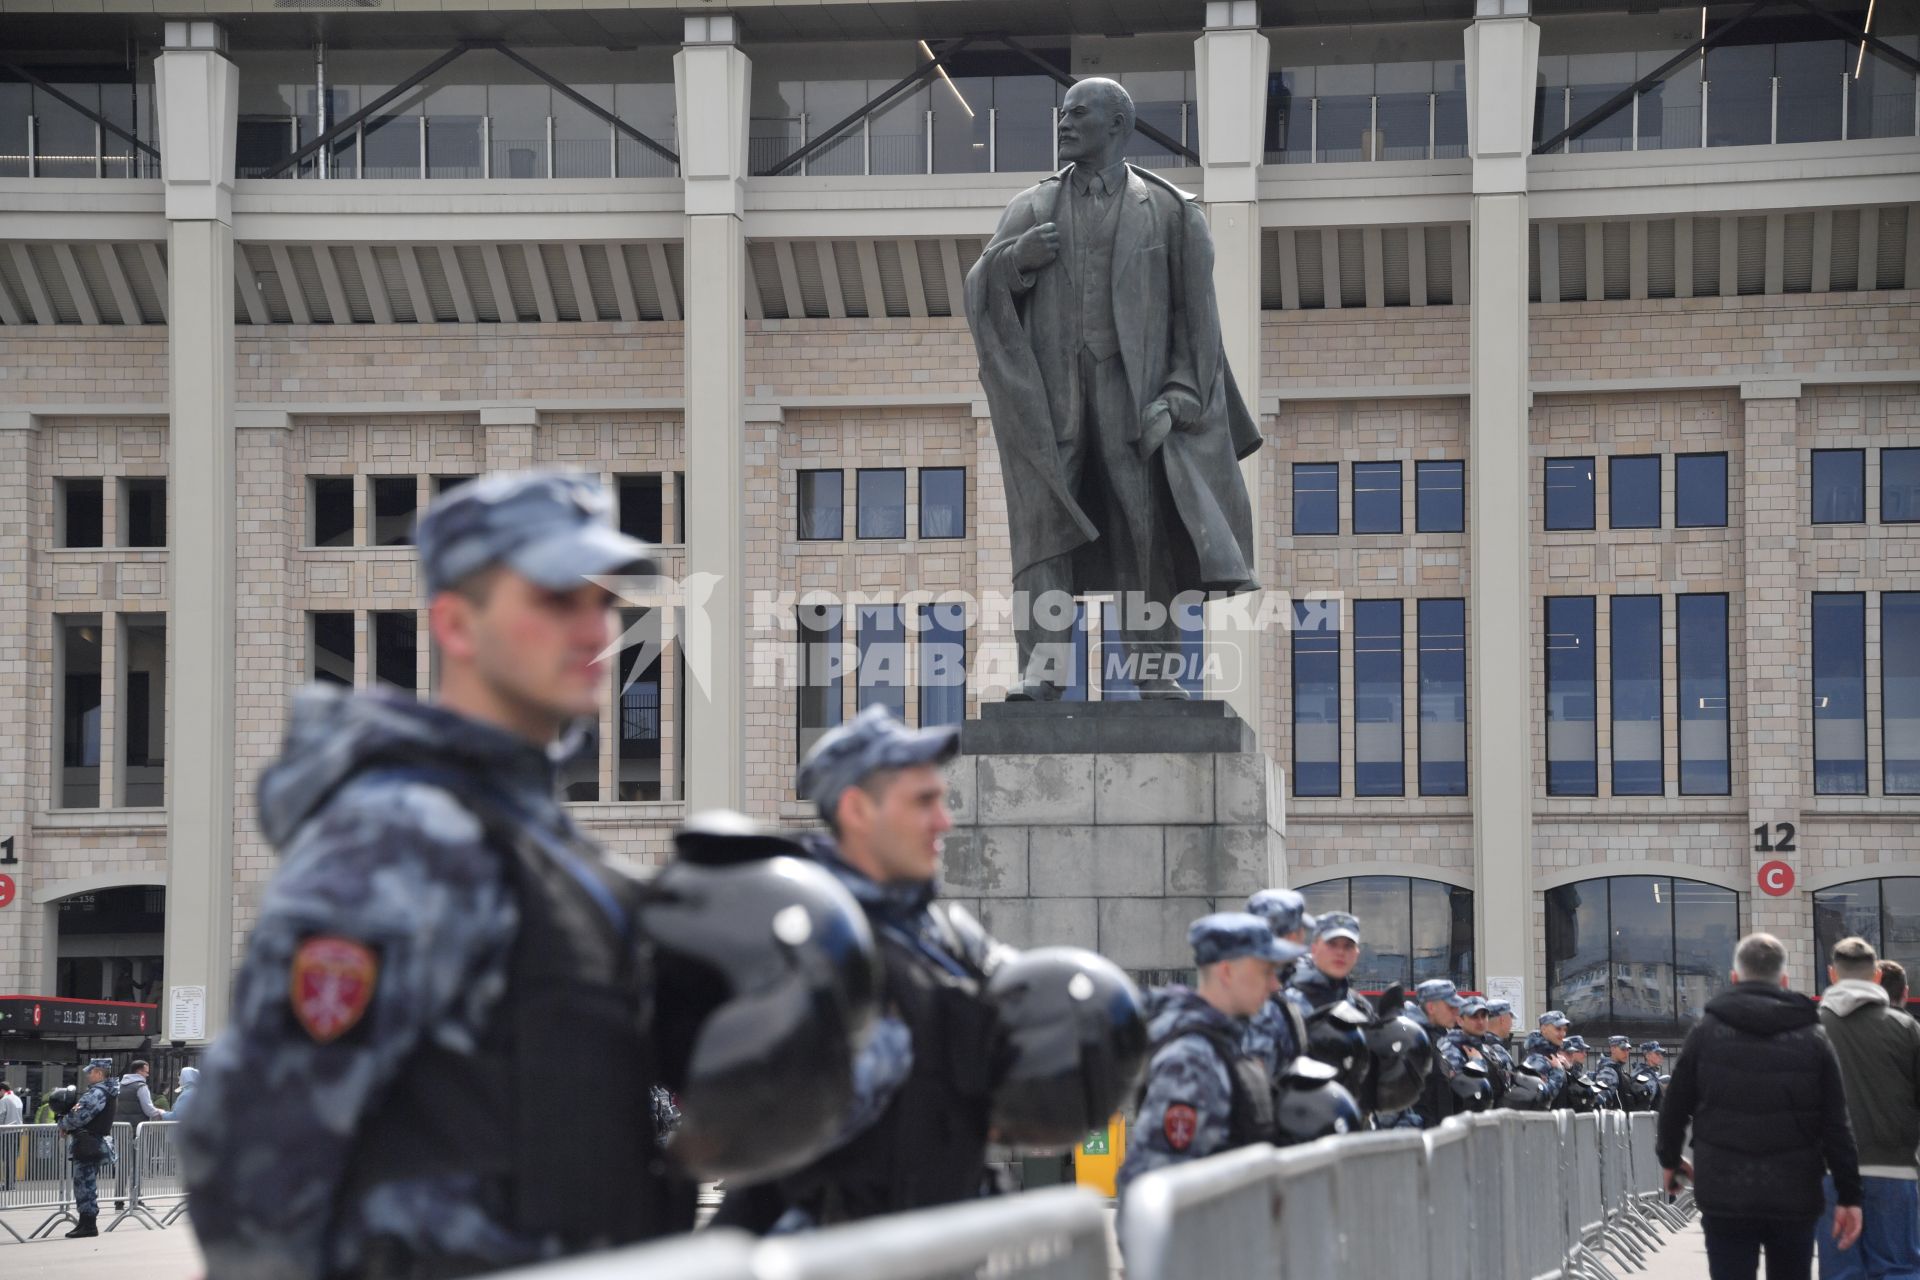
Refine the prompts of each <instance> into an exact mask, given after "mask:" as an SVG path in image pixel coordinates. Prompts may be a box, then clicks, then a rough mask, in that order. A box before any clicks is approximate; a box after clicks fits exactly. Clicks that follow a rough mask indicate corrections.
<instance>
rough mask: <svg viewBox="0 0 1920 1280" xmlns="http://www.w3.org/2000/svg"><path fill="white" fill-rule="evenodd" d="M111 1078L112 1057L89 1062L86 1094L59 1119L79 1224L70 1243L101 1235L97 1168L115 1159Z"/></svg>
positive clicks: (114, 1101) (114, 1095) (69, 1235)
mask: <svg viewBox="0 0 1920 1280" xmlns="http://www.w3.org/2000/svg"><path fill="white" fill-rule="evenodd" d="M112 1075H113V1059H112V1058H95V1059H94V1060H93V1061H92V1062H89V1063H88V1064H87V1072H86V1084H87V1087H86V1091H85V1092H83V1093H82V1094H81V1095H80V1098H79V1100H78V1101H77V1102H75V1103H74V1104H73V1110H71V1111H69V1112H67V1114H66V1115H64V1116H62V1117H61V1118H60V1128H61V1130H62V1131H63V1132H65V1133H67V1134H69V1135H71V1136H70V1137H69V1138H68V1140H67V1157H68V1159H69V1160H70V1161H71V1162H72V1164H73V1208H74V1211H75V1212H76V1213H78V1214H79V1215H80V1221H79V1223H78V1225H76V1226H75V1227H74V1229H73V1230H71V1231H69V1232H67V1235H66V1238H67V1239H69V1240H72V1239H75V1238H77V1237H83V1236H97V1235H99V1234H100V1228H99V1226H98V1223H99V1221H100V1166H102V1165H104V1164H107V1163H109V1162H111V1161H112V1160H113V1158H114V1150H113V1114H114V1109H115V1106H116V1104H117V1103H118V1101H119V1098H118V1096H117V1094H118V1090H117V1089H116V1087H115V1086H114V1085H113V1084H112V1083H111V1080H112Z"/></svg>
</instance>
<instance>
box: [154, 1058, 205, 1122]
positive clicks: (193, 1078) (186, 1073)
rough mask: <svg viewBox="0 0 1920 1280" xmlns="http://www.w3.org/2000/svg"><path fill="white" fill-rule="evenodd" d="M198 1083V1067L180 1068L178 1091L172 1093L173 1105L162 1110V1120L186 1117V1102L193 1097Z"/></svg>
mask: <svg viewBox="0 0 1920 1280" xmlns="http://www.w3.org/2000/svg"><path fill="white" fill-rule="evenodd" d="M199 1084H200V1068H198V1067H182V1068H180V1091H179V1092H178V1093H176V1094H174V1095H173V1106H172V1107H171V1108H170V1109H169V1110H167V1111H165V1112H163V1113H162V1114H161V1116H160V1118H161V1119H162V1120H181V1119H184V1118H185V1117H186V1114H187V1103H188V1102H190V1101H192V1099H193V1091H194V1089H195V1088H196V1087H198V1085H199Z"/></svg>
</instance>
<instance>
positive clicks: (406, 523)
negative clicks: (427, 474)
mask: <svg viewBox="0 0 1920 1280" xmlns="http://www.w3.org/2000/svg"><path fill="white" fill-rule="evenodd" d="M372 484H373V545H374V546H376V547H404V546H406V545H408V544H409V543H411V542H412V541H413V511H414V507H415V505H416V504H417V503H418V501H419V498H420V486H419V484H418V483H417V482H416V481H415V480H414V478H413V477H412V476H375V477H374V478H373V481H372Z"/></svg>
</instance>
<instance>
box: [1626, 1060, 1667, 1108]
mask: <svg viewBox="0 0 1920 1280" xmlns="http://www.w3.org/2000/svg"><path fill="white" fill-rule="evenodd" d="M1659 1090H1660V1077H1659V1075H1658V1074H1657V1073H1656V1072H1655V1071H1654V1069H1653V1068H1652V1067H1636V1068H1635V1069H1634V1070H1632V1071H1630V1072H1628V1073H1627V1074H1626V1075H1623V1076H1621V1077H1620V1107H1621V1109H1622V1110H1623V1111H1651V1110H1653V1099H1654V1095H1655V1094H1657V1093H1658V1092H1659Z"/></svg>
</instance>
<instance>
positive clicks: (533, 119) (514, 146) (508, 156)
mask: <svg viewBox="0 0 1920 1280" xmlns="http://www.w3.org/2000/svg"><path fill="white" fill-rule="evenodd" d="M552 110H553V90H552V89H550V88H548V87H547V86H546V85H544V84H494V85H488V86H487V112H488V114H489V115H490V116H491V117H492V119H491V121H489V126H488V136H489V138H490V139H491V146H492V148H493V176H494V177H496V178H544V177H546V176H547V116H548V115H549V114H550V113H551V112H552ZM367 152H368V157H367V159H368V163H369V164H372V163H373V138H372V136H371V135H369V136H368V138H367ZM367 176H368V177H370V178H374V177H386V176H392V175H387V174H378V173H374V172H373V171H372V170H369V171H368V173H367Z"/></svg>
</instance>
